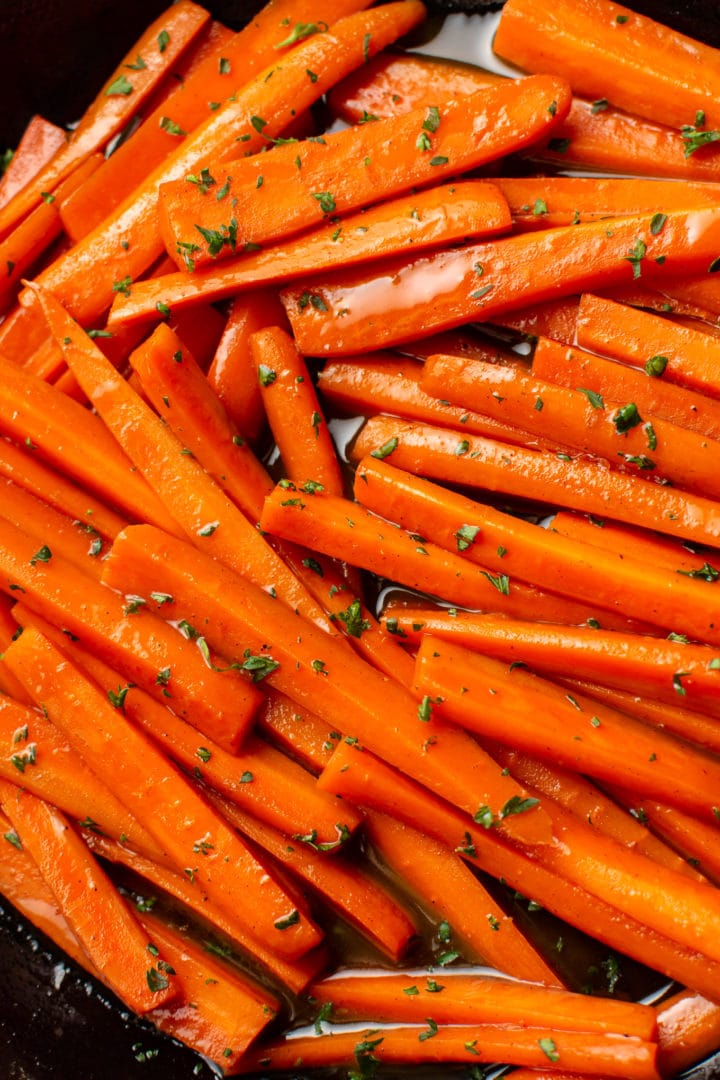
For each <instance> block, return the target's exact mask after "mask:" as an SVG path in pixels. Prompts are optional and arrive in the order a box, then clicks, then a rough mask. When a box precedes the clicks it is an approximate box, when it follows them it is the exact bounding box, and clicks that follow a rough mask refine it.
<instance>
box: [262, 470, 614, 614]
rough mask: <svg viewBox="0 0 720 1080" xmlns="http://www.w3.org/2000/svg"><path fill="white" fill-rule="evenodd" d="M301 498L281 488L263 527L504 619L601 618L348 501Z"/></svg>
mask: <svg viewBox="0 0 720 1080" xmlns="http://www.w3.org/2000/svg"><path fill="white" fill-rule="evenodd" d="M306 488H307V485H305V487H300V488H298V489H296V492H297V494H296V493H294V492H293V491H290V490H288V489H287V487H283V486H282V485H278V487H276V488H275V490H274V491H273V492H272V494H270V495H269V496H268V497H267V499H266V500H265V506H264V508H263V512H262V517H261V518H260V525H261V528H263V529H265V530H267V531H268V532H271V533H274V534H275V535H277V536H281V537H284V538H285V539H286V540H293V541H295V542H296V543H301V544H305V545H306V546H307V547H309V548H312V549H314V550H316V551H322V552H323V553H324V554H325V555H330V556H335V557H337V558H343V557H346V558H348V559H349V561H350V562H352V563H353V565H355V566H359V567H361V568H362V569H364V570H369V571H370V572H371V573H374V574H377V575H378V576H380V577H383V578H386V579H388V580H390V581H395V582H397V583H399V584H401V585H405V586H407V587H408V588H411V589H418V590H419V591H420V592H424V593H430V594H431V595H433V596H437V597H441V598H442V599H444V600H446V601H449V602H450V603H455V604H461V605H463V606H464V607H474V608H479V609H481V610H483V611H493V612H502V613H504V614H513V613H516V614H518V615H519V614H520V613H521V612H526V613H528V617H530V614H529V613H530V612H531V611H532V610H535V609H537V607H538V605H541V606H542V607H544V609H545V610H546V611H550V610H552V613H553V617H554V618H558V619H560V621H570V622H585V620H586V619H587V618H588V617H589V616H590V617H594V615H596V614H597V609H596V608H594V607H593V609H592V610H591V611H589V610H588V608H587V606H586V605H584V604H583V603H581V602H576V601H574V600H571V599H568V598H565V597H555V598H553V597H551V596H550V595H549V594H548V593H546V592H545V591H544V590H542V589H539V588H537V587H536V586H534V585H525V584H523V583H522V582H517V583H516V584H515V585H514V586H513V588H512V589H509V588H508V587H507V583H506V582H505V580H504V579H503V578H502V575H501V576H499V577H497V576H495V575H493V574H492V573H491V572H490V571H489V570H488V569H486V568H485V566H484V564H483V565H479V566H474V565H472V564H471V563H470V562H469V561H468V560H466V559H464V558H463V557H462V555H460V554H458V553H457V551H450V550H448V549H447V548H442V547H440V546H439V545H437V544H435V543H429V542H428V541H427V539H426V537H425V536H423V535H421V534H419V533H416V532H406V531H405V530H403V529H399V528H398V527H397V526H396V525H393V524H390V523H388V521H387V520H386V519H385V518H382V517H379V516H377V515H376V514H372V513H369V512H368V511H367V510H364V509H362V508H361V507H358V506H357V504H355V503H352V502H351V501H350V500H348V499H341V498H338V497H336V496H332V495H322V494H317V493H311V494H310V495H309V496H308V495H306V494H305V491H306Z"/></svg>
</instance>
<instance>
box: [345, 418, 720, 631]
mask: <svg viewBox="0 0 720 1080" xmlns="http://www.w3.org/2000/svg"><path fill="white" fill-rule="evenodd" d="M395 440H397V442H396V443H395ZM391 443H393V444H394V449H393V450H392V463H393V464H394V465H397V467H398V468H400V469H405V470H406V471H407V472H412V473H415V474H419V475H422V476H426V477H429V478H431V479H434V480H444V481H446V482H449V483H454V484H463V485H466V486H467V487H470V488H481V489H484V490H485V491H502V492H503V493H504V494H507V495H515V496H518V497H520V498H525V499H532V500H534V501H535V502H541V503H547V504H549V505H550V506H553V507H557V506H566V507H570V508H571V509H574V510H582V511H585V512H587V513H590V514H593V515H594V516H596V517H605V516H607V517H609V518H614V519H615V520H618V521H624V522H627V523H629V524H632V525H640V526H644V527H646V528H649V529H656V530H657V531H659V532H662V533H665V534H667V535H669V536H678V537H681V538H682V539H685V540H694V541H697V542H699V543H706V544H713V545H715V546H717V545H718V543H719V542H720V507H719V505H718V503H717V502H715V501H714V500H712V499H705V498H703V497H702V496H701V495H693V494H691V493H689V492H683V491H673V490H672V489H671V488H666V487H661V486H660V485H652V486H651V485H650V484H646V483H645V481H644V480H640V479H638V478H637V477H636V476H630V475H628V474H626V473H619V472H613V471H612V470H611V469H608V468H607V467H606V466H604V465H602V464H601V463H598V462H593V461H585V460H583V459H582V458H580V457H578V458H574V459H573V458H570V455H568V454H560V455H557V456H556V455H554V454H548V453H544V452H542V451H537V450H531V449H525V448H524V447H520V446H510V445H509V444H507V443H499V442H496V441H494V440H492V439H483V438H480V437H479V436H473V435H471V436H469V437H468V438H466V439H464V440H462V446H463V449H464V452H463V453H462V454H460V455H459V454H458V446H459V445H460V444H459V443H458V434H457V431H450V430H449V429H446V428H440V427H433V426H431V425H430V424H419V423H412V422H410V421H406V420H395V419H389V418H384V417H374V418H373V419H371V420H368V422H367V424H366V425H365V427H364V428H363V430H362V431H361V432H360V435H359V436H358V438H357V439H356V441H355V443H354V445H353V448H352V455H353V458H354V459H355V460H360V459H361V458H363V457H365V456H367V455H368V454H370V455H372V454H373V452H375V454H376V456H377V453H378V452H380V451H382V448H383V447H385V446H388V445H390V444H391ZM568 459H569V460H568ZM711 632H714V631H712V630H711V629H710V628H706V629H705V630H704V634H705V635H709V634H710V633H711ZM700 636H701V637H702V636H703V635H700Z"/></svg>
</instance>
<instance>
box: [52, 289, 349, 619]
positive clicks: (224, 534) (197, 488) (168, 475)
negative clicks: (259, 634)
mask: <svg viewBox="0 0 720 1080" xmlns="http://www.w3.org/2000/svg"><path fill="white" fill-rule="evenodd" d="M37 295H38V296H40V299H41V303H42V305H43V311H44V312H45V314H46V318H48V321H49V324H50V326H51V328H52V333H53V336H54V337H55V339H56V341H57V342H58V343H61V344H62V348H63V352H64V354H65V358H66V360H67V362H68V365H69V366H70V368H71V370H72V371H73V373H74V374H75V376H76V377H77V378H78V381H79V382H80V384H81V385H82V387H83V389H84V390H85V392H86V393H87V395H88V397H89V398H90V400H91V401H92V402H93V404H94V405H95V406H96V408H98V410H99V411H100V414H101V416H102V418H103V420H104V421H105V424H106V425H107V426H108V428H109V429H110V431H111V432H113V433H114V434H115V435H116V437H117V438H118V440H119V441H121V443H122V444H123V446H124V447H125V449H126V450H127V452H128V456H129V458H131V459H132V461H133V462H134V463H135V465H136V466H137V468H139V470H140V472H141V473H142V474H143V476H144V477H145V479H146V480H147V483H148V484H149V485H150V487H151V488H152V490H153V491H154V492H155V493H156V494H157V497H158V499H160V500H161V501H162V502H163V504H164V505H165V506H168V507H169V506H170V505H172V507H173V509H172V511H169V512H170V513H171V514H172V518H173V520H177V519H180V522H181V526H182V529H183V531H184V532H185V533H186V535H188V536H189V537H190V538H191V540H192V541H193V542H194V543H196V544H198V545H199V546H201V547H205V548H209V549H211V550H212V553H213V555H214V557H215V558H220V559H225V560H227V561H228V562H229V563H230V565H232V566H235V567H237V568H238V569H240V570H241V572H243V573H247V574H250V575H251V576H252V578H253V580H254V581H255V582H257V583H258V584H260V585H261V586H262V587H264V588H274V589H275V590H276V591H277V594H278V595H279V597H280V598H281V600H283V601H284V602H286V603H288V604H292V605H293V606H294V607H298V606H299V607H301V608H302V610H304V611H306V612H307V613H308V614H309V615H310V617H315V618H319V619H320V620H321V621H322V622H324V623H325V625H326V626H327V625H328V624H327V621H326V620H325V619H324V616H323V614H322V612H321V611H320V610H319V608H318V607H317V605H316V604H315V603H314V601H313V600H312V598H311V597H310V596H309V594H308V593H307V592H306V591H305V589H304V588H303V586H302V585H301V583H300V582H298V580H297V578H296V577H295V575H294V574H293V573H292V571H290V570H289V569H288V567H287V566H286V565H285V564H284V563H283V562H282V561H281V560H280V559H279V558H278V557H277V556H276V555H275V553H274V552H273V550H272V548H271V547H270V546H269V544H267V543H266V542H265V540H264V539H263V537H262V536H261V535H260V533H258V531H257V529H255V527H254V526H253V525H251V524H250V522H249V521H248V519H247V518H246V517H245V516H244V515H243V514H242V513H241V511H240V510H238V509H237V507H236V506H235V505H234V504H233V503H232V502H230V500H229V499H228V498H227V496H226V495H225V494H224V493H223V491H222V490H221V489H220V488H219V487H218V486H217V484H215V482H214V481H213V480H212V479H211V477H210V476H209V475H208V474H207V473H206V472H205V470H204V469H203V468H202V467H201V466H200V465H199V464H198V463H197V462H196V461H195V460H194V459H193V458H192V457H189V456H188V455H187V454H184V453H183V447H182V444H181V443H180V442H179V441H178V440H177V439H176V438H175V436H174V435H173V434H172V433H171V432H170V431H168V429H167V427H166V425H165V424H163V422H162V420H160V418H159V417H157V416H156V415H155V414H154V413H153V412H152V411H151V410H150V409H149V408H148V406H147V405H146V404H145V402H144V401H143V400H142V398H140V397H139V396H138V394H136V393H135V391H134V390H133V389H132V387H130V386H129V384H128V383H127V382H126V380H125V379H123V378H122V376H121V375H119V374H118V373H117V372H116V371H115V369H114V368H113V366H112V364H111V363H110V362H109V361H108V360H107V359H106V358H105V357H104V356H103V354H102V353H101V352H100V350H99V349H97V348H96V347H95V345H94V344H93V342H92V341H89V340H88V341H86V342H83V341H78V335H82V331H81V330H80V328H79V327H78V326H77V324H76V323H75V322H74V320H73V319H72V318H71V317H70V316H69V315H68V314H67V313H66V311H65V310H64V308H63V307H62V306H61V305H60V304H59V303H58V302H57V301H56V300H55V299H54V298H53V297H52V296H51V295H50V294H49V293H47V292H45V291H44V290H39V291H38V293H37ZM73 327H74V329H73ZM73 334H74V335H75V339H74V340H73V338H72V337H70V341H69V343H66V341H67V338H68V337H69V336H70V335H73ZM176 340H177V339H176V338H174V337H173V335H172V333H171V331H170V330H169V329H168V328H167V327H166V326H165V325H164V324H163V323H161V324H160V325H159V326H158V327H157V328H156V329H155V331H154V332H153V334H152V335H151V337H150V338H148V340H147V341H146V342H144V343H143V344H142V345H141V346H140V350H141V351H142V353H145V352H148V351H149V352H153V351H155V350H163V349H164V350H166V351H170V353H171V355H173V353H174V352H175V351H176V350H175V348H174V345H175V344H176ZM133 363H135V364H138V363H139V358H138V357H135V358H134V360H133ZM131 418H132V419H131Z"/></svg>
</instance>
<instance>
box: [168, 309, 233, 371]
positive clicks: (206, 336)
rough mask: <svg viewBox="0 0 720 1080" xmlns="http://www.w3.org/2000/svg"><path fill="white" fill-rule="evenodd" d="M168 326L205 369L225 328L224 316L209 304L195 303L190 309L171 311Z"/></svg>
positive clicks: (208, 365) (204, 369)
mask: <svg viewBox="0 0 720 1080" xmlns="http://www.w3.org/2000/svg"><path fill="white" fill-rule="evenodd" d="M167 325H168V327H169V328H170V329H171V330H172V331H174V333H176V334H177V336H178V337H179V338H180V340H181V341H182V343H183V345H185V347H186V348H187V349H188V351H189V352H191V353H192V354H193V356H194V357H195V359H196V360H197V362H198V365H199V366H200V367H201V368H202V370H203V371H207V369H208V368H209V367H210V362H211V360H212V358H213V356H214V355H215V350H216V349H217V347H218V345H219V344H220V338H221V337H222V335H223V331H224V329H225V317H224V315H222V314H221V313H220V312H219V311H217V310H216V308H214V307H212V306H211V305H210V304H196V305H195V307H194V308H193V309H192V310H190V311H175V312H173V311H171V312H170V315H169V317H168V321H167Z"/></svg>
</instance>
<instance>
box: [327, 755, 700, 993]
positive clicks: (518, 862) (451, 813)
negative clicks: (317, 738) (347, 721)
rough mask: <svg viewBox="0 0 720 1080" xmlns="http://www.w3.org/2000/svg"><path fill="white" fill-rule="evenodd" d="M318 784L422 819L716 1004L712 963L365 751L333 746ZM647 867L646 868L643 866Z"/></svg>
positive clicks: (558, 910)
mask: <svg viewBox="0 0 720 1080" xmlns="http://www.w3.org/2000/svg"><path fill="white" fill-rule="evenodd" d="M319 784H320V786H321V787H324V788H326V789H327V790H329V791H333V792H335V793H336V794H342V795H343V797H345V798H350V799H353V801H355V802H356V803H358V804H361V805H363V806H372V807H375V808H376V809H379V810H382V811H384V812H386V813H390V814H393V815H394V816H396V817H398V818H399V819H400V820H402V821H405V822H406V823H407V824H411V825H412V824H413V823H415V822H417V821H422V822H423V828H424V829H425V830H426V831H427V832H428V834H429V835H431V836H434V837H436V839H438V840H441V841H442V842H443V843H447V844H449V846H451V847H452V848H454V849H455V850H457V851H458V852H459V853H460V854H461V855H462V856H463V858H465V859H466V860H468V861H469V862H470V864H471V865H472V866H476V867H479V868H481V869H482V870H484V871H486V872H487V873H490V874H492V875H493V876H494V877H496V878H500V879H501V880H502V881H503V882H505V883H506V884H508V885H510V887H511V888H515V889H518V890H520V891H521V892H522V893H523V895H530V896H532V897H533V898H534V899H535V900H536V901H537V903H539V904H541V905H542V906H543V907H544V908H546V909H547V910H548V911H551V912H553V913H554V914H556V915H558V916H559V917H560V918H562V919H565V920H566V921H567V922H569V923H570V924H572V925H573V926H577V927H579V928H581V929H583V928H584V929H585V930H586V931H587V932H588V933H590V934H591V935H592V936H593V937H595V938H596V939H598V940H600V941H602V942H604V943H605V944H606V945H608V946H610V948H612V949H616V950H617V951H619V952H621V953H624V954H626V955H628V956H632V957H634V958H635V959H636V960H639V961H640V962H642V963H647V964H648V965H649V966H650V967H653V968H654V969H656V970H658V971H662V972H663V974H665V975H669V976H670V977H673V978H677V979H678V981H680V982H681V983H684V984H685V985H688V986H693V987H695V988H697V989H699V990H700V991H701V992H702V993H704V994H706V996H708V997H709V998H711V999H716V998H717V996H718V993H717V987H718V982H717V976H715V977H714V978H713V977H712V976H711V975H710V971H711V969H713V968H714V969H715V971H718V970H720V965H718V964H717V963H716V962H715V961H711V960H709V959H708V957H706V956H704V955H703V954H702V953H699V952H696V951H695V950H694V949H693V948H692V947H691V946H690V945H688V944H687V943H686V944H684V945H680V944H678V943H676V942H674V941H672V939H670V938H668V937H665V936H663V935H661V934H659V933H657V932H656V931H655V930H653V929H651V928H650V927H649V926H648V925H647V922H646V920H645V919H644V918H643V919H642V920H636V919H634V918H632V917H630V916H629V915H628V914H627V913H620V912H619V911H618V908H617V907H616V906H611V905H610V903H607V902H605V901H602V900H600V899H599V898H598V897H596V896H595V895H592V894H591V893H590V891H588V889H587V888H586V887H583V886H581V885H579V884H578V883H577V882H575V881H574V880H573V881H570V880H568V879H567V878H566V877H564V876H563V875H561V874H557V873H554V872H553V871H551V870H550V869H548V868H547V867H546V866H545V865H543V863H542V862H540V861H537V860H536V859H531V858H528V857H527V855H525V854H523V853H522V852H521V851H519V850H516V849H514V848H512V847H511V846H510V845H508V844H506V843H503V842H501V841H500V839H499V836H498V834H497V833H496V832H495V830H494V829H493V830H490V831H486V830H484V829H480V828H478V827H477V826H475V825H473V824H472V823H471V824H470V826H469V827H468V825H467V821H466V819H465V820H464V819H463V817H462V815H460V814H459V813H458V812H457V811H456V810H454V809H453V808H452V807H450V806H448V804H447V803H444V802H443V801H442V800H440V799H438V798H437V797H436V796H433V795H431V794H430V793H429V792H427V791H423V790H422V789H421V788H419V787H418V785H417V784H415V783H413V782H412V781H411V780H410V779H409V778H408V777H404V776H400V775H399V774H398V773H396V772H394V770H393V769H392V768H390V767H389V766H387V765H386V764H385V763H384V762H382V761H380V760H379V759H377V758H376V757H374V756H373V755H372V754H370V753H369V752H367V751H364V752H362V751H360V752H359V751H358V748H357V747H350V746H348V745H347V743H345V742H340V743H339V744H338V747H337V749H336V750H335V752H334V753H333V755H332V757H331V758H330V761H329V762H328V764H327V765H326V767H325V769H324V771H323V774H322V776H321V777H320V779H319ZM651 865H652V864H651Z"/></svg>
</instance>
